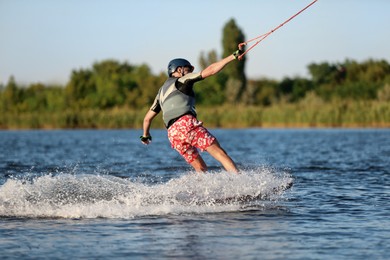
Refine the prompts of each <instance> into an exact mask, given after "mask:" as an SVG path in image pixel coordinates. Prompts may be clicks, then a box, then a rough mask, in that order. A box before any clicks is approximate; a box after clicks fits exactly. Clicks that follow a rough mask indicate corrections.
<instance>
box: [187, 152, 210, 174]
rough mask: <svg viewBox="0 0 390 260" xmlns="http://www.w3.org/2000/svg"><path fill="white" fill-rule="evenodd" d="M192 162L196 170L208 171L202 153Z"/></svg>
mask: <svg viewBox="0 0 390 260" xmlns="http://www.w3.org/2000/svg"><path fill="white" fill-rule="evenodd" d="M190 164H191V166H192V167H194V169H195V171H197V172H205V171H207V165H206V163H205V162H204V160H203V158H202V157H201V156H200V154H199V155H198V157H196V158H195V160H193V161H192V162H191V163H190Z"/></svg>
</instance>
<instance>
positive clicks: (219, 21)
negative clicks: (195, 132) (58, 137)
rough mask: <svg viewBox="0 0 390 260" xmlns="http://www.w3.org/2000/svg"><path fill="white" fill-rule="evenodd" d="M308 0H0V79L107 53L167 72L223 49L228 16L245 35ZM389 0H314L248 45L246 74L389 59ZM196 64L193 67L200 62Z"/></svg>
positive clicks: (61, 79)
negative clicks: (176, 63) (178, 62)
mask: <svg viewBox="0 0 390 260" xmlns="http://www.w3.org/2000/svg"><path fill="white" fill-rule="evenodd" d="M312 1H313V0H272V1H271V0H244V1H237V0H235V1H233V0H196V1H182V0H56V1H54V0H0V84H3V85H5V84H6V83H7V82H8V81H9V78H10V76H13V77H14V78H15V79H16V82H17V83H18V84H31V83H37V82H40V83H44V84H66V82H67V81H68V80H69V78H70V75H71V72H72V70H78V69H89V68H92V65H93V64H94V63H95V62H100V61H103V60H106V59H114V60H117V61H119V62H128V63H129V64H131V65H141V64H147V65H148V66H149V67H150V68H151V70H152V72H153V73H155V74H157V73H160V72H163V71H164V72H165V71H166V67H167V64H168V62H169V61H170V60H171V59H173V58H178V57H180V58H186V59H188V60H189V61H190V62H191V63H192V64H193V65H194V66H195V71H196V70H197V67H199V66H198V60H199V57H200V54H201V53H202V52H204V53H208V52H209V51H211V50H215V51H217V53H218V54H219V55H221V54H222V30H223V27H224V25H225V24H226V23H227V22H228V21H229V20H230V19H232V18H233V19H234V20H235V22H236V24H237V25H238V27H239V28H240V29H241V30H242V31H243V33H244V35H245V37H246V39H247V40H248V39H252V38H254V37H257V36H259V35H261V34H264V33H266V32H268V31H270V30H271V29H273V28H275V27H276V26H278V25H279V24H281V23H282V22H284V21H285V20H287V19H288V18H290V17H291V16H292V15H294V14H295V13H297V12H298V11H300V10H301V9H302V8H304V7H305V6H307V5H308V4H310V3H311V2H312ZM389 14H390V1H389V0H318V1H317V2H316V3H315V4H314V5H312V6H311V7H310V8H309V9H307V10H306V11H304V12H303V13H301V14H300V15H299V16H297V17H296V18H294V19H293V20H291V21H290V22H289V23H287V24H286V25H284V26H283V27H281V28H280V29H279V30H277V31H275V32H274V33H273V34H271V35H270V36H269V37H268V38H266V39H265V40H264V41H262V42H261V43H260V44H259V45H257V46H256V47H254V48H253V49H252V50H251V51H250V52H249V53H248V54H247V56H246V57H247V61H246V65H245V66H246V68H245V70H246V71H245V72H246V75H247V77H248V78H250V79H258V78H263V77H266V78H272V79H282V78H284V77H297V76H301V77H308V75H309V74H308V71H307V66H308V65H309V64H311V63H320V62H329V63H338V62H343V61H345V60H346V59H351V60H356V61H358V62H362V61H365V60H367V59H385V60H387V61H388V62H389V61H390V31H389V26H390V15H389ZM198 70H199V68H198Z"/></svg>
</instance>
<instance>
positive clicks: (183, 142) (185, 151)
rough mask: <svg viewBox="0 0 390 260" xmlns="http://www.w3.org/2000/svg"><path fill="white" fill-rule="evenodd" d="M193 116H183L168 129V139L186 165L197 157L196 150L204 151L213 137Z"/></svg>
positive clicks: (212, 140)
mask: <svg viewBox="0 0 390 260" xmlns="http://www.w3.org/2000/svg"><path fill="white" fill-rule="evenodd" d="M202 124H203V123H202V122H201V121H198V120H197V119H196V118H195V117H194V116H193V115H185V116H182V117H181V118H180V119H178V120H177V121H176V122H175V123H174V124H173V125H171V126H170V127H169V128H168V139H169V141H170V142H171V145H172V148H174V149H175V150H176V151H178V152H179V153H180V154H181V155H182V156H183V157H184V159H185V160H186V161H187V162H188V163H192V162H193V161H194V160H195V159H196V158H197V157H198V155H199V152H198V149H197V148H199V149H200V150H201V151H204V150H206V149H207V148H208V147H209V146H210V145H211V144H212V143H213V142H214V140H215V137H214V136H213V135H212V134H210V132H209V131H208V130H207V129H206V128H204V127H203V126H202Z"/></svg>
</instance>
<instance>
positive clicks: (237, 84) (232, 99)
mask: <svg viewBox="0 0 390 260" xmlns="http://www.w3.org/2000/svg"><path fill="white" fill-rule="evenodd" d="M244 41H245V36H244V34H243V32H242V31H241V30H240V28H239V27H238V26H237V24H236V22H235V20H234V19H231V20H229V21H228V22H227V23H226V25H225V27H224V28H223V36H222V45H223V57H227V56H229V55H231V54H232V53H233V52H234V51H236V50H237V49H238V44H239V43H241V42H244ZM245 61H246V58H245V56H244V57H243V59H242V60H241V61H240V62H235V63H233V64H229V66H227V67H226V68H225V69H224V70H223V73H225V74H226V75H227V76H228V80H227V82H226V87H225V92H226V94H225V96H226V101H227V102H229V103H238V102H240V101H242V100H241V98H242V95H243V93H244V92H245V90H246V76H245Z"/></svg>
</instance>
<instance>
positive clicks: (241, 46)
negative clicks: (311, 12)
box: [238, 0, 318, 60]
mask: <svg viewBox="0 0 390 260" xmlns="http://www.w3.org/2000/svg"><path fill="white" fill-rule="evenodd" d="M317 1H318V0H314V1H313V2H311V3H310V4H308V5H307V6H306V7H305V8H303V9H302V10H301V11H299V12H298V13H296V14H294V15H293V16H291V17H290V18H289V19H287V20H286V21H284V22H283V23H281V24H280V25H278V26H277V27H275V28H274V29H272V30H271V31H269V32H267V33H265V34H262V35H260V36H257V37H255V38H253V39H250V40H248V41H245V42H242V43H240V44H238V48H239V49H240V50H242V49H243V47H244V46H245V45H247V44H248V43H250V42H253V41H255V40H257V41H256V42H255V43H254V44H252V45H251V46H250V47H249V48H248V49H247V50H246V51H244V52H243V53H242V54H241V55H240V56H238V59H239V60H241V59H242V57H243V56H244V55H245V54H247V53H248V52H249V51H250V50H252V49H253V48H254V47H255V46H256V45H257V44H259V43H260V42H261V41H263V40H264V39H265V38H267V37H268V36H269V35H270V34H272V33H273V32H275V31H276V30H278V29H279V28H280V27H282V26H283V25H285V24H286V23H288V22H290V21H291V20H292V19H294V18H295V17H297V16H298V15H299V14H301V13H302V12H303V11H305V10H306V9H307V8H309V7H310V6H312V5H313V4H314V3H315V2H317Z"/></svg>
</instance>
